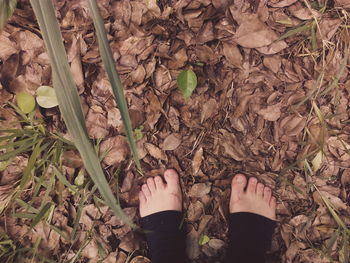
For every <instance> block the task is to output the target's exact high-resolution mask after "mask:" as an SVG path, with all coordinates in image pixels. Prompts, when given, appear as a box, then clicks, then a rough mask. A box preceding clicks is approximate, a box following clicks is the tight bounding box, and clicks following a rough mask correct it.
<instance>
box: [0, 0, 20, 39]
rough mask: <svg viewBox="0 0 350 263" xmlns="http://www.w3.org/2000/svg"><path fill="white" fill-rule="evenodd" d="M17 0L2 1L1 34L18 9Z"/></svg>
mask: <svg viewBox="0 0 350 263" xmlns="http://www.w3.org/2000/svg"><path fill="white" fill-rule="evenodd" d="M16 4H17V0H0V33H1V31H2V29H3V28H4V27H5V25H6V23H7V20H8V19H9V18H10V17H11V16H12V14H13V12H14V11H15V9H16Z"/></svg>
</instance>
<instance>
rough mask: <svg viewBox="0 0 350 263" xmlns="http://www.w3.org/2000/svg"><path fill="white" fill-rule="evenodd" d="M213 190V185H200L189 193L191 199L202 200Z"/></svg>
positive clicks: (193, 187) (194, 186) (195, 185)
mask: <svg viewBox="0 0 350 263" xmlns="http://www.w3.org/2000/svg"><path fill="white" fill-rule="evenodd" d="M210 190H211V183H198V184H194V185H193V186H192V187H191V189H190V191H189V192H188V196H189V197H194V198H201V197H203V196H205V195H206V194H209V193H210Z"/></svg>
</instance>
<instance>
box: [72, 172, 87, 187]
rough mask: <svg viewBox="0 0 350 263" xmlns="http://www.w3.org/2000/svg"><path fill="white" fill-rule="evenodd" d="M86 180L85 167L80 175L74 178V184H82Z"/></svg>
mask: <svg viewBox="0 0 350 263" xmlns="http://www.w3.org/2000/svg"><path fill="white" fill-rule="evenodd" d="M84 180H85V169H80V171H79V173H78V176H77V177H75V179H74V184H75V185H77V186H82V185H83V184H84Z"/></svg>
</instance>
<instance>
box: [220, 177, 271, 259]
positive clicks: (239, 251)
mask: <svg viewBox="0 0 350 263" xmlns="http://www.w3.org/2000/svg"><path fill="white" fill-rule="evenodd" d="M275 211H276V199H275V197H273V196H272V193H271V189H270V188H269V187H265V186H264V185H263V184H261V183H258V182H257V179H256V178H253V177H251V178H250V179H249V182H247V178H246V177H245V176H244V175H241V174H238V175H236V176H235V177H234V178H233V180H232V186H231V199H230V215H229V239H230V243H229V250H228V253H227V258H226V262H227V263H229V262H230V263H263V262H264V261H265V253H266V251H267V250H268V249H269V247H270V245H271V239H272V234H273V231H274V228H275V227H276V221H275V219H276V214H275Z"/></svg>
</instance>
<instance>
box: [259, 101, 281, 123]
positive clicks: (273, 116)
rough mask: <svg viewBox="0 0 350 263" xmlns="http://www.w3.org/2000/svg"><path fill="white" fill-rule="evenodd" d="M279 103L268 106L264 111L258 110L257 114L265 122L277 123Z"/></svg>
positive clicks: (279, 115) (279, 109)
mask: <svg viewBox="0 0 350 263" xmlns="http://www.w3.org/2000/svg"><path fill="white" fill-rule="evenodd" d="M281 107H282V104H281V103H277V104H275V105H271V106H268V107H267V108H265V109H261V110H259V111H258V112H257V113H258V114H259V115H261V116H263V118H264V119H265V120H267V121H277V120H278V119H279V118H280V117H281Z"/></svg>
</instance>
